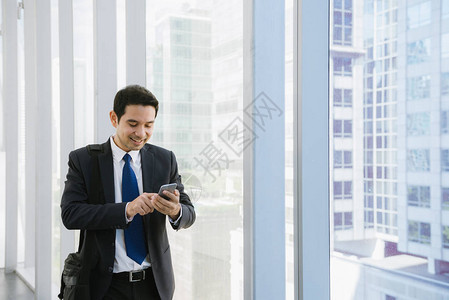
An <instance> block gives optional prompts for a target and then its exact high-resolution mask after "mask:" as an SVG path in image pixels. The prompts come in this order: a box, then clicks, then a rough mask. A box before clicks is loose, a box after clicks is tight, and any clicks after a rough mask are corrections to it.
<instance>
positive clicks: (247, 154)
mask: <svg viewBox="0 0 449 300" xmlns="http://www.w3.org/2000/svg"><path fill="white" fill-rule="evenodd" d="M253 7H254V5H253V1H244V2H243V106H244V107H249V113H250V114H251V113H252V109H251V106H250V104H251V101H252V99H253V98H254V95H253V68H254V67H253V51H254V43H253ZM243 121H244V123H245V124H246V125H247V126H249V128H250V129H251V130H252V129H253V128H252V126H253V124H252V122H251V118H250V117H249V115H247V114H243ZM247 133H248V131H247ZM247 138H251V137H248V136H245V139H247ZM253 176H254V167H253V151H252V147H246V148H245V149H244V151H243V282H244V285H243V286H244V287H243V295H244V299H245V300H252V299H254V274H253V263H254V243H253V239H254V226H253V219H254V214H253V206H254V204H253V202H254V199H253V198H254V195H253Z"/></svg>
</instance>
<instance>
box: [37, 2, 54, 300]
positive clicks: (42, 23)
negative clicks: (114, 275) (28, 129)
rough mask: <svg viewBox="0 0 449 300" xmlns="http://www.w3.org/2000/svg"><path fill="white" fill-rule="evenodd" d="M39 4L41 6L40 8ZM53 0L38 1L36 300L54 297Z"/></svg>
mask: <svg viewBox="0 0 449 300" xmlns="http://www.w3.org/2000/svg"><path fill="white" fill-rule="evenodd" d="M37 4H39V5H37ZM50 19H51V6H50V0H40V1H39V3H37V1H36V26H35V32H36V86H37V87H39V88H38V89H36V96H37V97H36V99H37V113H36V116H39V118H36V128H39V130H37V131H36V152H35V156H36V173H35V174H36V222H35V224H36V227H35V232H36V271H35V290H36V293H35V295H36V299H50V298H51V284H52V280H51V266H52V247H51V245H52V219H53V218H52V211H53V206H52V195H53V193H52V191H53V189H52V173H53V172H52V156H53V147H52V77H51V74H52V66H51V22H50Z"/></svg>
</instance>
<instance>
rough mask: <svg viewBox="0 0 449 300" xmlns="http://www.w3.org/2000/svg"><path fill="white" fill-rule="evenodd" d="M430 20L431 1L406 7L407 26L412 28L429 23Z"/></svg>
mask: <svg viewBox="0 0 449 300" xmlns="http://www.w3.org/2000/svg"><path fill="white" fill-rule="evenodd" d="M430 20H431V2H430V1H426V2H423V3H419V4H417V5H413V6H410V7H408V9H407V28H408V29H413V28H417V27H420V26H424V25H428V24H430Z"/></svg>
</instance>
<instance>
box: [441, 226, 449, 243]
mask: <svg viewBox="0 0 449 300" xmlns="http://www.w3.org/2000/svg"><path fill="white" fill-rule="evenodd" d="M441 233H442V235H443V236H442V240H443V247H444V248H446V249H449V226H441Z"/></svg>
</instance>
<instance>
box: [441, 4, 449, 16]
mask: <svg viewBox="0 0 449 300" xmlns="http://www.w3.org/2000/svg"><path fill="white" fill-rule="evenodd" d="M441 16H442V18H443V19H448V18H449V0H441Z"/></svg>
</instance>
